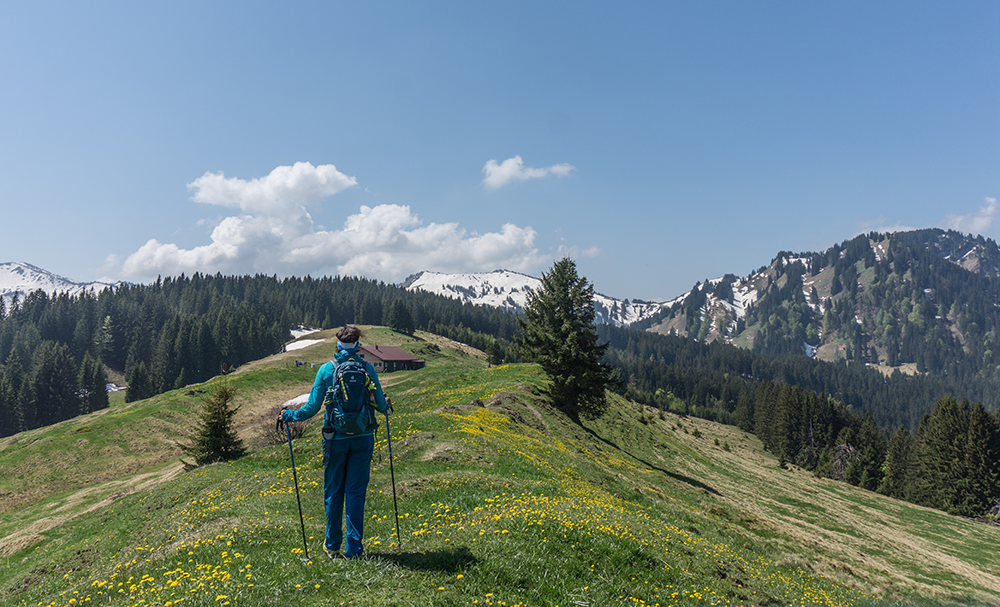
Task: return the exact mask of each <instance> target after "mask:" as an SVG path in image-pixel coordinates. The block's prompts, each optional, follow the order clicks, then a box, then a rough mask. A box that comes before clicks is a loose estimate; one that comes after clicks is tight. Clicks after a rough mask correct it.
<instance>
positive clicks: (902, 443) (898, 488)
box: [878, 426, 914, 499]
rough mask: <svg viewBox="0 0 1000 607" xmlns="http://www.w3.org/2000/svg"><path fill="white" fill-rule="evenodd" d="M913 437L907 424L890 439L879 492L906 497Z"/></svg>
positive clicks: (895, 496)
mask: <svg viewBox="0 0 1000 607" xmlns="http://www.w3.org/2000/svg"><path fill="white" fill-rule="evenodd" d="M913 448H914V447H913V437H912V436H910V431H909V430H907V429H906V427H905V426H900V427H899V428H897V429H896V432H895V433H893V435H892V438H891V439H890V440H889V447H888V449H887V450H886V453H885V463H884V464H883V465H882V482H881V483H879V486H878V492H879V493H881V494H882V495H888V496H889V497H894V498H896V499H904V498H905V497H906V484H907V480H908V471H909V469H910V466H911V461H910V458H911V457H912V455H913Z"/></svg>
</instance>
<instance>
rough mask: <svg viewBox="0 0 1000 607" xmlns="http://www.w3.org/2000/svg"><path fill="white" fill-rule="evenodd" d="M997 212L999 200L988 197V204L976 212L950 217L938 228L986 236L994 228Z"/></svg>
mask: <svg viewBox="0 0 1000 607" xmlns="http://www.w3.org/2000/svg"><path fill="white" fill-rule="evenodd" d="M997 210H998V209H997V199H996V198H989V197H987V198H986V204H984V205H983V206H981V207H979V209H978V210H976V212H974V213H969V214H967V215H948V216H947V217H945V218H944V220H943V221H942V222H941V223H940V224H938V227H941V228H945V229H948V230H955V231H956V232H962V233H965V234H986V233H987V232H989V231H990V228H992V227H993V218H994V217H995V216H996V214H997Z"/></svg>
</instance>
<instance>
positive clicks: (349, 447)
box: [278, 325, 392, 559]
mask: <svg viewBox="0 0 1000 607" xmlns="http://www.w3.org/2000/svg"><path fill="white" fill-rule="evenodd" d="M360 340H361V329H359V328H358V327H355V326H354V325H347V326H345V327H344V328H343V329H341V330H340V331H338V332H337V354H336V356H335V357H334V360H332V361H330V362H328V363H325V364H323V365H322V366H321V367H320V368H319V371H317V372H316V381H315V382H313V387H312V391H311V392H310V393H309V401H308V402H307V403H306V404H305V405H304V406H302V407H301V408H299V409H294V410H293V409H290V408H289V407H290V405H285V406H283V407H282V410H281V413H280V414H279V415H278V418H279V419H280V420H281V421H285V422H298V421H302V420H305V419H309V418H310V417H312V416H313V415H315V414H316V412H317V411H319V408H320V405H321V404H325V405H326V412H325V417H324V423H323V467H324V469H325V474H324V479H323V497H324V503H325V504H326V553H327V555H328V556H329V557H330V558H331V559H336V558H343V557H346V558H357V557H360V556H361V554H362V551H363V548H362V546H361V540H362V538H363V537H364V520H365V496H366V494H367V493H368V479H369V476H370V473H371V461H372V453H373V452H374V450H375V429H376V428H378V421H377V419H376V417H375V413H374V409H376V408H377V409H378V411H379V412H380V413H386V412H387V411H389V410H390V409H389V408H390V406H391V405H392V401H390V400H389V399H388V398H386V396H385V394H384V393H383V392H382V385H381V384H380V383H379V380H378V375H377V374H376V373H375V369H374V368H373V367H372V365H371V363H369V362H365V361H364V360H363V359H362V358H361V355H360V350H359V348H360V345H361V344H360ZM360 399H363V401H361V400H360ZM358 402H361V405H360V408H358V406H357V403H358ZM352 404H353V406H352ZM387 419H388V418H387ZM345 506H346V511H347V548H346V550H344V552H343V556H342V555H341V549H342V548H343V545H344V528H343V525H342V524H341V523H342V519H343V518H344V510H345Z"/></svg>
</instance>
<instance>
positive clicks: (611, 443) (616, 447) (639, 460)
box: [579, 424, 722, 497]
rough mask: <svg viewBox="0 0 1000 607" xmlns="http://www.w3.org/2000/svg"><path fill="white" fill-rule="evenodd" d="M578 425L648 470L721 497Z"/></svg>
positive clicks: (700, 483)
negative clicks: (648, 468)
mask: <svg viewBox="0 0 1000 607" xmlns="http://www.w3.org/2000/svg"><path fill="white" fill-rule="evenodd" d="M579 425H580V427H581V428H583V429H584V430H585V431H587V432H589V433H590V435H591V436H593V437H594V438H596V439H597V440H599V441H601V442H602V443H604V444H606V445H608V446H609V447H614V448H615V449H617V450H618V451H621V452H622V453H627V454H628V455H629V457H631V458H633V459H635V460H636V461H638V462H642V463H643V464H645V465H646V466H649V467H650V468H652V469H653V470H656V471H657V472H660V473H662V474H664V475H666V476H669V477H670V478H672V479H674V480H675V481H680V482H682V483H686V484H688V485H691V486H692V487H697V488H698V489H704V490H705V491H708V492H709V493H711V494H712V495H718V496H720V497H721V496H722V494H721V493H719V492H718V491H716V490H715V488H714V487H712V486H711V485H706V484H705V483H703V482H701V481H699V480H697V479H693V478H691V477H690V476H684V475H683V474H680V473H677V472H671V471H669V470H666V469H664V468H660V467H659V466H656V465H654V464H651V463H649V462H647V461H646V460H644V459H642V458H641V457H638V456H636V455H635V454H634V453H630V452H629V451H628V450H626V449H622V448H621V447H619V446H618V445H617V444H615V443H613V442H611V441H609V440H608V439H606V438H604V437H603V436H601V435H599V434H597V433H596V432H594V431H593V430H591V429H590V428H588V427H587V426H584V425H583V424H579Z"/></svg>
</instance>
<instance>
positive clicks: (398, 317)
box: [385, 297, 415, 335]
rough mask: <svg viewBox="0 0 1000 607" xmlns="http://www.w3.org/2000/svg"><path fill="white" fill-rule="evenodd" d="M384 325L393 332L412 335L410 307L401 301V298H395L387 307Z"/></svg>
mask: <svg viewBox="0 0 1000 607" xmlns="http://www.w3.org/2000/svg"><path fill="white" fill-rule="evenodd" d="M385 324H386V325H388V326H389V328H390V329H392V330H393V331H397V332H399V333H405V334H407V335H413V331H414V329H415V327H414V326H413V315H412V314H411V313H410V306H408V305H407V304H406V302H405V301H403V298H401V297H399V298H396V300H395V301H393V302H392V305H391V306H389V312H387V313H386V316H385Z"/></svg>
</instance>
